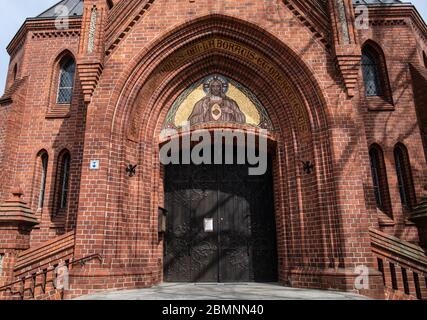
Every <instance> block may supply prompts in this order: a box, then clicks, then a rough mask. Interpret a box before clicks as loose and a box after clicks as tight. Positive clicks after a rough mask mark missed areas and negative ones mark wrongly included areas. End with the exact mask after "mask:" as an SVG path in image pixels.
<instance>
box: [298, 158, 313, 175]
mask: <svg viewBox="0 0 427 320" xmlns="http://www.w3.org/2000/svg"><path fill="white" fill-rule="evenodd" d="M301 163H302V164H303V170H304V172H305V173H307V174H311V173H312V172H313V171H314V163H311V161H301Z"/></svg>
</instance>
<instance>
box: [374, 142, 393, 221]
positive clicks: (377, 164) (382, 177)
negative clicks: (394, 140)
mask: <svg viewBox="0 0 427 320" xmlns="http://www.w3.org/2000/svg"><path fill="white" fill-rule="evenodd" d="M369 158H370V162H371V174H372V182H373V186H374V194H375V201H376V205H377V207H378V208H379V209H380V210H382V211H383V212H385V213H387V214H388V215H389V216H391V202H390V193H389V188H388V181H387V172H386V167H385V163H384V154H383V152H382V149H381V147H380V146H378V145H372V146H371V148H370V149H369Z"/></svg>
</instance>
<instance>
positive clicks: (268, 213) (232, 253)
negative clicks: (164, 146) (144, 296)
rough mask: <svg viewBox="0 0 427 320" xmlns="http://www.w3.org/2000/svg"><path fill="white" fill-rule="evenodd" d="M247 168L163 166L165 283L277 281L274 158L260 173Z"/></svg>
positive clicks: (231, 166) (235, 164)
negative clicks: (165, 229)
mask: <svg viewBox="0 0 427 320" xmlns="http://www.w3.org/2000/svg"><path fill="white" fill-rule="evenodd" d="M234 154H235V155H236V154H237V152H236V150H235V153H234ZM235 158H236V157H235ZM212 163H213V161H212ZM249 167H250V165H249V164H248V163H244V164H237V163H234V164H202V165H196V164H194V163H191V164H188V165H182V164H176V165H168V166H166V168H165V186H164V190H165V208H166V209H167V210H168V213H169V214H168V223H167V231H166V235H165V243H164V246H165V248H164V278H165V281H167V282H276V281H277V280H278V278H277V277H278V276H277V244H276V221H275V213H274V196H273V176H272V159H271V157H268V166H267V171H266V172H265V173H264V174H262V175H250V174H249V172H250V171H249Z"/></svg>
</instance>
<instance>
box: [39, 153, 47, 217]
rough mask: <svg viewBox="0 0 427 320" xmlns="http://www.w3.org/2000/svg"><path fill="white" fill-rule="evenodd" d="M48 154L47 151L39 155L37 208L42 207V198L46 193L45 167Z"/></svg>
mask: <svg viewBox="0 0 427 320" xmlns="http://www.w3.org/2000/svg"><path fill="white" fill-rule="evenodd" d="M48 162H49V156H48V154H47V152H43V153H42V154H41V155H40V170H41V171H40V173H41V175H40V190H39V200H38V208H39V209H42V208H43V207H44V199H45V195H46V180H47V169H48Z"/></svg>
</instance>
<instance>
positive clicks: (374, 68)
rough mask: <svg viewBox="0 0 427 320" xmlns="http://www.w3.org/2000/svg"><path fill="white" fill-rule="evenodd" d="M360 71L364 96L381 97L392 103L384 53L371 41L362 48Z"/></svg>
mask: <svg viewBox="0 0 427 320" xmlns="http://www.w3.org/2000/svg"><path fill="white" fill-rule="evenodd" d="M361 63H362V73H363V82H364V84H365V96H366V97H381V98H383V99H384V100H386V101H388V102H389V103H392V100H393V98H392V93H391V90H390V82H389V78H388V73H387V66H386V61H385V56H384V53H383V51H382V49H381V47H380V46H379V45H378V44H376V43H375V42H373V41H370V40H369V41H367V42H366V43H365V45H364V46H363V48H362V61H361Z"/></svg>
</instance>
